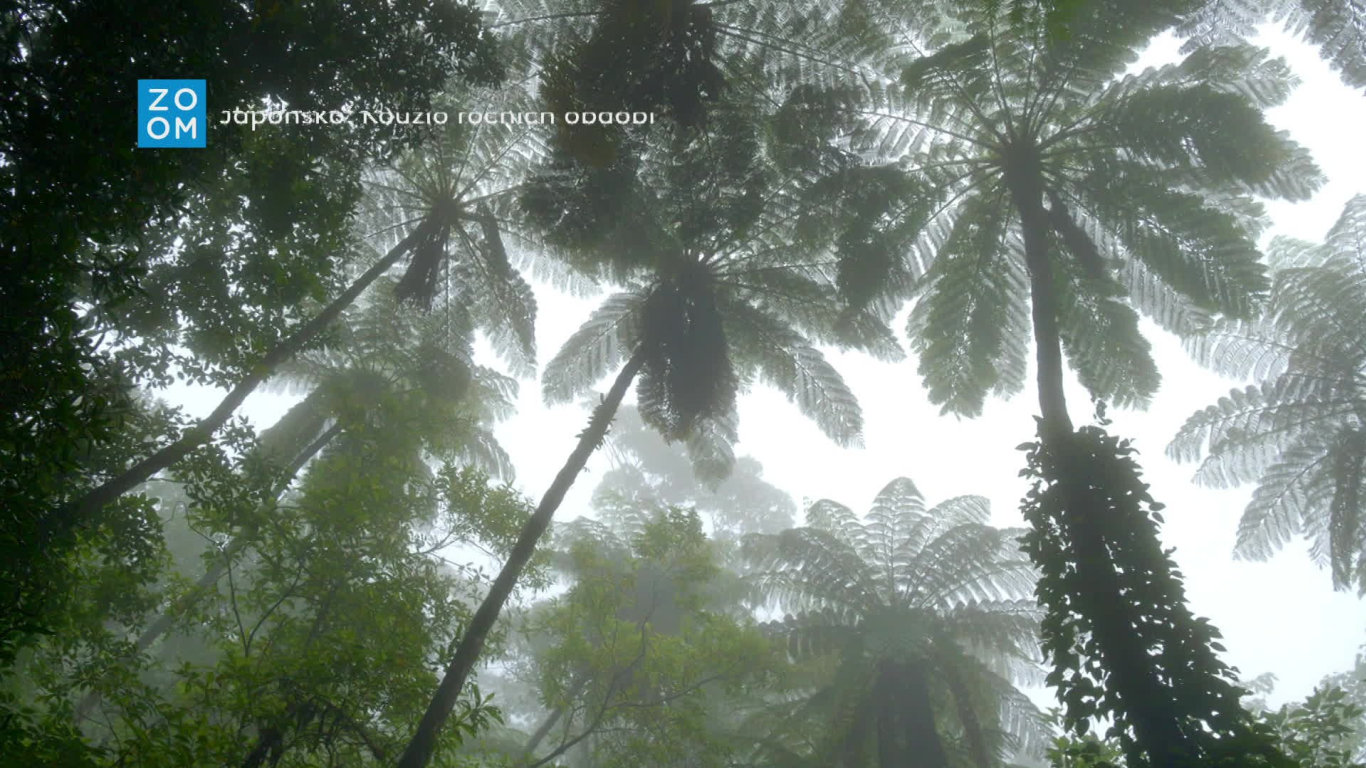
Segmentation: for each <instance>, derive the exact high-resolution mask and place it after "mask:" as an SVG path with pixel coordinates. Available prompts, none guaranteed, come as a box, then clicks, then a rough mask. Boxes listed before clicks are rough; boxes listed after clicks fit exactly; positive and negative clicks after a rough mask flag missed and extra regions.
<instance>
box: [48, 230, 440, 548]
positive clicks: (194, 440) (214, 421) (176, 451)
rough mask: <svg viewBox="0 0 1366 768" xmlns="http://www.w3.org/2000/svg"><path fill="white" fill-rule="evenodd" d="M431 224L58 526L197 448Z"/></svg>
mask: <svg viewBox="0 0 1366 768" xmlns="http://www.w3.org/2000/svg"><path fill="white" fill-rule="evenodd" d="M434 226H436V222H435V219H434V218H433V217H428V218H426V219H424V220H423V221H422V223H420V224H419V225H418V226H417V227H415V228H414V229H413V231H412V232H410V233H409V234H408V236H407V237H405V238H403V240H401V241H399V243H398V245H395V246H394V247H393V248H392V249H390V250H389V252H388V253H387V254H385V255H384V258H382V259H380V260H379V261H377V262H375V264H374V266H372V267H370V268H369V269H367V270H366V271H365V273H364V274H362V275H361V276H360V277H359V278H357V279H356V281H355V282H353V283H351V285H349V286H347V288H346V290H344V291H342V292H341V295H339V296H337V298H335V299H333V300H332V303H331V304H328V305H327V307H325V308H324V309H323V311H322V312H319V313H318V315H317V316H316V317H314V318H313V319H312V320H309V321H308V322H306V323H304V324H303V326H302V327H300V328H299V329H298V330H296V331H295V332H294V333H292V334H290V336H289V337H288V338H286V339H285V340H284V341H281V342H280V343H279V344H277V345H276V346H275V348H274V349H272V350H270V352H268V353H266V356H265V357H263V358H261V360H260V362H258V363H256V364H255V365H254V366H252V367H251V370H250V371H249V372H248V373H247V375H246V376H245V377H243V379H242V380H241V381H239V382H238V383H237V386H235V387H233V388H232V390H231V391H229V392H228V394H227V395H226V396H224V398H223V399H222V400H221V401H220V402H219V403H218V406H217V407H216V408H214V409H213V412H212V413H210V414H209V415H208V416H205V417H204V418H203V419H201V420H200V421H199V423H198V424H195V425H194V426H193V427H191V428H190V429H188V430H186V431H185V433H184V434H183V435H181V436H180V439H178V440H176V441H175V442H173V443H171V444H170V445H167V446H166V447H164V448H162V449H161V450H159V451H157V452H156V453H154V454H152V455H151V456H148V457H147V458H145V459H143V460H142V461H139V462H138V463H137V464H134V465H133V466H131V467H129V468H128V469H126V470H124V471H123V472H122V473H121V474H119V475H118V476H116V477H113V478H110V479H109V480H107V481H105V482H104V483H103V484H102V485H100V486H98V487H96V488H94V489H92V490H91V491H89V492H88V493H86V494H85V495H84V496H82V497H81V498H80V499H78V500H77V501H75V502H74V503H72V504H71V505H69V506H68V507H67V508H66V509H65V510H64V512H63V513H60V514H61V517H62V519H61V520H59V521H56V522H57V524H58V525H60V526H62V527H66V528H75V527H78V526H81V525H84V524H87V523H88V522H90V520H91V519H92V518H93V517H94V516H95V515H96V514H97V513H98V512H99V511H100V509H102V508H103V507H104V505H106V504H109V503H110V502H113V501H114V500H116V499H118V498H119V497H120V496H122V495H123V494H125V493H127V492H129V491H131V490H132V489H134V488H136V487H137V486H138V485H140V484H142V483H144V482H146V481H147V480H148V479H150V478H151V477H152V476H153V475H155V474H156V473H157V472H160V471H162V470H164V469H166V468H168V467H170V466H171V465H172V464H175V463H176V462H177V461H179V460H181V459H182V458H184V457H185V456H186V455H188V454H189V453H190V452H191V451H193V450H194V449H195V448H198V447H199V446H200V445H203V444H204V443H206V442H208V440H209V439H210V438H211V437H213V434H214V433H215V432H217V431H218V429H219V428H220V427H222V426H223V425H224V424H225V423H227V421H228V419H229V418H230V417H231V416H232V414H233V412H234V411H236V410H237V407H238V406H240V405H241V404H242V401H244V400H246V399H247V396H248V395H250V394H251V393H252V392H254V391H255V390H256V387H258V386H260V384H261V383H262V382H264V381H265V380H266V379H268V378H270V376H271V375H272V374H273V373H274V372H275V369H276V368H279V367H280V365H281V364H283V363H285V362H288V361H289V360H290V359H291V358H293V357H294V356H295V355H296V354H298V353H299V352H300V351H301V350H303V348H304V347H306V346H307V345H308V344H309V343H310V342H312V341H313V340H314V339H315V338H317V337H318V335H319V334H320V333H322V332H323V331H324V330H325V329H326V328H327V327H328V326H329V325H331V324H332V323H333V322H334V321H335V320H336V319H337V318H338V317H340V316H341V313H342V312H343V311H344V310H345V309H346V308H347V307H349V306H351V304H352V302H354V301H355V300H356V298H357V297H358V296H360V294H361V293H362V292H364V291H365V289H366V288H368V287H370V284H371V283H373V282H375V280H377V279H378V278H379V276H380V275H383V274H384V273H385V272H387V271H389V269H390V268H391V267H393V266H394V265H395V264H397V263H398V260H399V259H401V258H402V257H403V255H404V254H405V253H407V252H408V251H409V250H410V249H411V248H413V247H414V246H415V245H417V243H418V242H420V241H421V240H422V239H423V238H425V237H427V235H428V233H429V232H430V231H431V230H432V228H433V227H434Z"/></svg>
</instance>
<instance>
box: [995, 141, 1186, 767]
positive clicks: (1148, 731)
mask: <svg viewBox="0 0 1366 768" xmlns="http://www.w3.org/2000/svg"><path fill="white" fill-rule="evenodd" d="M1005 181H1006V186H1007V188H1008V189H1009V191H1010V194H1011V201H1012V202H1013V203H1014V205H1015V208H1016V211H1017V212H1018V213H1019V215H1020V221H1021V228H1022V230H1023V234H1024V245H1025V264H1026V266H1027V268H1028V271H1029V287H1030V302H1031V307H1032V312H1033V321H1034V341H1035V344H1036V346H1037V356H1038V367H1039V372H1038V383H1039V409H1040V411H1041V412H1042V415H1043V420H1042V424H1041V428H1040V436H1041V439H1042V440H1043V441H1044V442H1045V443H1046V444H1048V445H1050V446H1051V447H1053V448H1054V449H1056V450H1059V451H1063V452H1066V451H1068V449H1069V447H1070V446H1071V445H1072V442H1073V441H1072V440H1071V438H1072V434H1073V428H1072V421H1071V418H1070V417H1069V416H1068V413H1067V402H1066V399H1065V397H1064V394H1063V365H1062V339H1061V335H1060V333H1059V330H1058V300H1057V291H1056V287H1055V284H1054V277H1053V270H1052V264H1051V263H1050V261H1049V254H1048V233H1049V228H1050V223H1049V214H1048V211H1047V210H1046V209H1045V208H1044V206H1043V197H1044V184H1043V173H1042V168H1041V166H1040V164H1039V160H1038V156H1037V154H1033V153H1032V151H1031V150H1029V149H1027V148H1026V149H1023V150H1016V152H1015V153H1014V154H1012V155H1011V156H1009V157H1008V158H1007V159H1006V169H1005ZM1077 459H1078V460H1077V461H1075V462H1069V465H1070V466H1075V467H1077V471H1076V472H1069V473H1068V474H1067V476H1066V477H1064V478H1062V479H1061V482H1062V483H1064V486H1065V491H1064V492H1065V497H1066V499H1067V501H1066V509H1064V510H1063V512H1062V517H1063V520H1062V525H1063V530H1064V531H1065V532H1066V535H1067V539H1068V544H1069V545H1070V548H1071V549H1072V551H1073V555H1074V560H1075V562H1074V563H1073V565H1074V567H1075V568H1076V569H1077V574H1078V576H1079V577H1080V579H1079V580H1080V581H1081V582H1083V583H1085V584H1087V585H1088V587H1089V589H1088V591H1087V593H1086V594H1084V595H1079V596H1078V597H1079V598H1080V599H1081V600H1082V601H1083V604H1084V605H1085V606H1086V607H1085V608H1084V609H1083V612H1084V613H1085V615H1086V618H1087V619H1089V620H1090V622H1091V633H1092V635H1093V637H1094V638H1095V641H1096V644H1097V646H1098V647H1099V648H1100V651H1101V659H1100V661H1101V662H1102V663H1103V664H1104V666H1105V669H1106V671H1107V672H1108V673H1109V675H1110V680H1111V685H1112V686H1113V688H1114V690H1115V692H1116V693H1118V695H1119V698H1120V700H1121V701H1122V702H1123V703H1122V705H1121V706H1122V707H1123V709H1124V710H1125V711H1126V713H1127V714H1128V715H1129V717H1130V718H1131V720H1132V722H1133V725H1134V730H1135V735H1136V736H1137V738H1138V742H1139V743H1140V744H1142V745H1143V749H1144V750H1145V751H1146V752H1147V753H1148V755H1149V758H1150V760H1152V761H1153V765H1154V766H1167V765H1171V764H1172V762H1171V761H1172V759H1173V757H1174V756H1175V755H1178V754H1181V753H1182V752H1183V751H1184V750H1183V748H1182V747H1183V745H1184V744H1185V743H1186V738H1185V736H1184V734H1183V733H1182V731H1181V727H1180V725H1179V723H1177V722H1176V720H1175V719H1174V718H1173V717H1172V716H1171V714H1170V713H1171V711H1172V707H1171V691H1170V690H1168V688H1167V686H1165V685H1164V684H1163V683H1162V681H1161V680H1160V679H1159V677H1158V675H1157V670H1156V669H1155V668H1154V665H1153V664H1152V663H1151V661H1150V659H1151V658H1152V657H1151V654H1150V651H1149V649H1148V648H1146V647H1142V646H1141V644H1140V643H1139V642H1138V641H1137V640H1138V638H1137V636H1136V635H1135V634H1134V631H1133V627H1134V626H1135V620H1136V619H1137V618H1138V617H1136V616H1133V615H1132V613H1133V611H1132V608H1131V607H1130V606H1129V604H1128V603H1127V602H1126V601H1125V598H1124V594H1123V590H1122V588H1121V585H1120V581H1119V577H1118V575H1117V573H1116V570H1115V568H1116V565H1115V562H1114V558H1113V556H1112V552H1111V549H1110V544H1109V543H1108V542H1107V541H1106V540H1105V535H1104V533H1103V532H1102V531H1101V530H1100V528H1098V527H1097V525H1096V521H1095V520H1094V519H1093V514H1094V511H1093V510H1091V509H1089V508H1088V507H1089V506H1090V505H1089V504H1088V499H1087V495H1088V494H1087V488H1086V485H1087V483H1089V482H1091V481H1092V478H1091V477H1089V476H1088V473H1087V472H1086V470H1085V467H1086V465H1087V463H1088V462H1086V460H1085V457H1077ZM1097 481H1098V482H1103V480H1097Z"/></svg>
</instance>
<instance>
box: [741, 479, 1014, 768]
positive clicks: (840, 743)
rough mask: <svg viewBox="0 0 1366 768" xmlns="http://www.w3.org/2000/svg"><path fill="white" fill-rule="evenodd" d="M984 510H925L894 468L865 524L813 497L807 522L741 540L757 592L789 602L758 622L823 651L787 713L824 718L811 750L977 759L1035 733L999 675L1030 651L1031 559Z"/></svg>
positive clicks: (803, 649)
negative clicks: (829, 663) (820, 667)
mask: <svg viewBox="0 0 1366 768" xmlns="http://www.w3.org/2000/svg"><path fill="white" fill-rule="evenodd" d="M988 515H989V510H988V508H987V504H986V501H985V499H982V498H980V497H975V496H963V497H958V498H955V499H950V500H948V501H946V502H943V503H941V504H939V505H937V506H935V507H933V508H927V506H926V504H925V502H924V499H923V498H922V497H921V495H920V492H919V490H917V489H916V487H915V484H914V483H912V482H911V481H910V480H908V479H906V478H897V479H895V480H893V481H891V482H890V483H888V484H887V486H886V487H885V488H883V489H882V491H881V492H879V493H878V495H877V497H876V499H875V500H874V502H873V506H872V509H871V510H870V512H869V514H868V515H867V518H866V521H860V520H859V518H858V517H857V516H856V515H854V513H853V512H852V511H851V510H850V509H849V508H848V507H845V506H844V505H842V504H839V503H837V502H834V501H830V500H821V501H818V502H816V503H814V504H812V505H811V506H810V508H809V509H808V511H807V520H808V526H807V527H805V528H797V529H793V530H789V531H784V532H782V533H779V534H768V535H760V534H756V535H751V536H749V537H746V539H745V552H746V553H747V556H748V557H749V558H750V560H751V562H752V564H753V569H754V570H753V574H752V577H753V579H754V580H755V585H756V587H757V588H758V590H759V592H760V594H761V596H763V597H764V598H765V599H766V600H767V601H769V603H770V604H771V605H773V606H775V607H777V608H779V609H781V610H784V611H787V612H788V613H787V615H786V616H785V618H783V619H782V620H781V621H777V622H773V623H772V624H770V626H769V628H770V631H771V632H773V633H774V634H775V636H777V637H779V638H781V639H782V640H783V641H784V642H785V644H786V648H787V651H788V653H789V655H790V656H791V657H792V658H793V659H794V660H798V661H801V662H803V663H807V662H809V661H814V660H818V659H820V658H821V657H823V656H824V657H830V658H832V659H834V660H835V664H836V668H835V669H834V670H832V671H833V675H834V676H833V677H832V678H830V679H829V680H828V681H827V682H825V683H824V684H822V685H820V686H818V687H816V688H814V689H812V690H810V691H808V692H807V698H806V703H805V705H804V706H803V707H802V708H801V709H800V710H799V712H800V713H801V714H800V715H796V717H798V718H800V717H808V716H819V717H822V718H824V719H825V722H826V723H827V724H828V727H829V729H830V730H829V731H828V733H829V736H828V737H827V738H826V739H825V740H824V743H823V744H819V745H816V746H815V748H814V755H813V756H815V757H817V758H820V759H824V760H826V761H828V762H829V763H830V764H837V765H866V764H869V763H874V764H878V765H888V766H889V765H903V764H905V765H913V764H914V765H921V764H923V765H945V764H946V763H943V762H940V759H943V758H936V757H935V755H943V754H946V753H947V754H953V753H957V752H959V751H960V750H961V754H962V755H964V756H965V757H969V759H971V760H972V761H973V763H972V764H982V761H983V760H985V761H987V763H991V762H993V761H995V760H997V759H999V756H1000V755H1001V754H1002V753H1003V751H1004V750H1005V749H1006V748H1007V747H1012V746H1013V747H1019V746H1022V745H1026V744H1032V743H1034V742H1035V741H1036V740H1037V733H1038V729H1037V727H1036V726H1037V721H1036V720H1034V719H1033V718H1032V717H1031V716H1030V715H1029V714H1026V713H1027V712H1028V711H1029V710H1031V709H1032V707H1030V706H1029V705H1028V704H1027V703H1026V700H1024V699H1023V698H1022V697H1021V696H1020V695H1019V694H1018V692H1017V691H1015V689H1014V687H1013V686H1012V685H1011V683H1010V682H1009V681H1010V679H1011V678H1012V677H1013V676H1015V675H1016V674H1018V673H1024V674H1025V677H1026V678H1027V677H1028V672H1027V671H1026V670H1027V669H1028V668H1029V666H1030V664H1029V659H1030V658H1032V654H1033V651H1034V648H1035V645H1034V639H1033V638H1034V633H1035V631H1036V628H1037V621H1038V610H1037V608H1036V606H1035V605H1034V604H1033V602H1032V601H1031V600H1029V599H1028V598H1027V595H1028V594H1029V593H1030V591H1031V590H1032V589H1033V570H1032V567H1031V566H1030V565H1029V563H1028V561H1027V560H1026V559H1025V558H1024V556H1023V554H1022V553H1020V552H1019V550H1018V546H1017V543H1016V540H1015V532H1012V531H1000V530H997V529H994V528H991V527H989V526H987V525H985V520H986V519H987V517H988ZM893 679H895V680H897V681H899V682H897V683H896V685H892V683H891V682H890V681H891V680H893ZM889 686H891V687H890V688H889ZM931 711H933V712H934V715H933V717H932V718H931V719H928V720H927V719H923V718H922V719H919V720H917V717H918V716H917V715H915V714H914V713H916V712H921V713H924V714H925V715H928V714H929V713H930V712H931ZM930 723H937V724H938V732H937V733H936V729H935V727H934V726H932V725H931V726H929V730H928V731H927V730H925V728H926V727H927V724H930ZM874 732H876V733H877V734H878V736H877V737H876V738H875V737H874V735H873V734H874ZM903 749H904V750H909V752H905V753H903V752H902V751H901V750H903ZM902 754H906V755H915V756H916V757H914V758H910V757H899V755H902ZM899 760H911V762H898V761H899Z"/></svg>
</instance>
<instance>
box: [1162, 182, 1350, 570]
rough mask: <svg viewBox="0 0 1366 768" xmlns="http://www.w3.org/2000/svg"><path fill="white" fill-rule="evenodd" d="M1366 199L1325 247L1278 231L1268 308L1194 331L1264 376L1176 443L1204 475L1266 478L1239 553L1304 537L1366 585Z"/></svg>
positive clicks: (1211, 354)
mask: <svg viewBox="0 0 1366 768" xmlns="http://www.w3.org/2000/svg"><path fill="white" fill-rule="evenodd" d="M1363 243H1366V198H1363V197H1361V196H1358V197H1356V198H1353V199H1352V200H1351V201H1350V202H1349V203H1348V204H1347V207H1346V209H1345V210H1344V212H1343V215H1342V217H1341V218H1340V219H1339V221H1338V223H1337V224H1336V225H1335V226H1334V227H1333V229H1332V230H1331V231H1330V232H1329V235H1328V237H1327V240H1326V242H1325V244H1324V245H1322V246H1314V245H1311V244H1307V243H1300V242H1295V241H1290V240H1278V241H1277V242H1276V243H1275V244H1274V245H1273V249H1272V263H1273V264H1275V265H1277V266H1278V267H1279V270H1278V271H1277V272H1276V273H1275V280H1274V282H1273V286H1272V292H1271V302H1270V305H1269V307H1268V310H1267V314H1266V315H1265V316H1264V317H1261V318H1258V319H1255V320H1247V321H1224V322H1221V323H1218V324H1217V325H1216V326H1215V327H1213V328H1212V329H1210V331H1209V332H1207V333H1205V334H1202V335H1201V336H1197V337H1194V338H1192V339H1191V340H1190V341H1189V342H1188V349H1189V350H1190V351H1191V353H1192V355H1193V356H1194V357H1195V358H1196V359H1197V360H1198V361H1200V362H1201V363H1203V364H1205V365H1210V366H1212V367H1214V368H1216V369H1217V370H1219V371H1221V372H1223V373H1226V374H1229V375H1232V376H1238V377H1251V378H1253V379H1254V380H1256V381H1258V382H1259V383H1258V384H1254V385H1252V386H1248V387H1246V388H1245V389H1235V390H1233V391H1231V392H1230V393H1229V395H1228V396H1227V397H1225V398H1222V399H1221V400H1220V401H1219V402H1218V403H1216V404H1215V405H1212V406H1209V407H1208V408H1205V409H1204V410H1202V411H1200V412H1198V413H1196V414H1194V415H1192V416H1191V417H1190V418H1189V419H1187V421H1186V423H1185V424H1184V425H1183V426H1182V428H1181V430H1180V432H1178V433H1177V435H1176V437H1175V438H1174V439H1173V440H1172V442H1171V444H1170V445H1169V446H1168V448H1167V452H1168V454H1169V455H1171V456H1172V457H1173V458H1176V459H1178V460H1194V459H1199V458H1201V457H1202V456H1203V457H1204V459H1203V462H1202V463H1201V465H1200V469H1199V471H1198V472H1197V474H1196V479H1197V480H1199V481H1201V482H1205V483H1210V484H1213V485H1219V486H1229V485H1237V484H1241V483H1247V482H1256V483H1257V489H1256V490H1255V491H1254V493H1253V497H1252V501H1251V502H1250V503H1249V504H1248V507H1247V509H1246V511H1245V512H1244V514H1243V519H1242V521H1241V523H1240V524H1239V528H1238V544H1237V549H1236V550H1235V551H1236V553H1237V554H1238V555H1239V556H1243V557H1251V558H1258V559H1261V558H1266V557H1269V556H1270V555H1271V554H1272V553H1273V552H1275V551H1276V550H1277V549H1279V548H1280V547H1281V546H1283V545H1284V544H1285V543H1286V542H1288V541H1289V540H1291V539H1292V538H1294V537H1296V536H1300V535H1303V536H1305V537H1307V538H1308V539H1309V540H1310V542H1311V545H1312V552H1313V553H1314V554H1315V556H1316V557H1317V558H1318V559H1319V560H1320V562H1321V563H1323V564H1327V565H1329V566H1330V569H1331V571H1332V576H1333V584H1334V586H1335V587H1337V588H1339V589H1345V588H1347V587H1349V586H1355V587H1356V589H1357V590H1358V592H1363V591H1366V571H1363V569H1362V566H1363V562H1366V561H1363V553H1366V541H1364V540H1363V538H1362V535H1361V530H1362V519H1363V516H1364V514H1366V513H1363V510H1364V509H1366V500H1363V496H1362V493H1361V479H1360V478H1361V472H1362V467H1363V466H1366V457H1364V456H1363V453H1362V449H1361V438H1360V434H1361V431H1362V425H1363V423H1366V330H1363V329H1366V300H1364V299H1363V298H1362V297H1363V296H1364V295H1366V267H1363V265H1366V258H1364V257H1363V253H1366V248H1364V247H1363Z"/></svg>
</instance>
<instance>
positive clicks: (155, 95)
mask: <svg viewBox="0 0 1366 768" xmlns="http://www.w3.org/2000/svg"><path fill="white" fill-rule="evenodd" d="M207 114H208V107H207V106H206V105H205V103H204V81H203V80H139V81H138V146H139V147H142V148H144V149H147V148H163V147H164V148H176V149H186V148H203V147H204V146H205V138H206V133H207V132H208V127H209V125H208V117H207Z"/></svg>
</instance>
